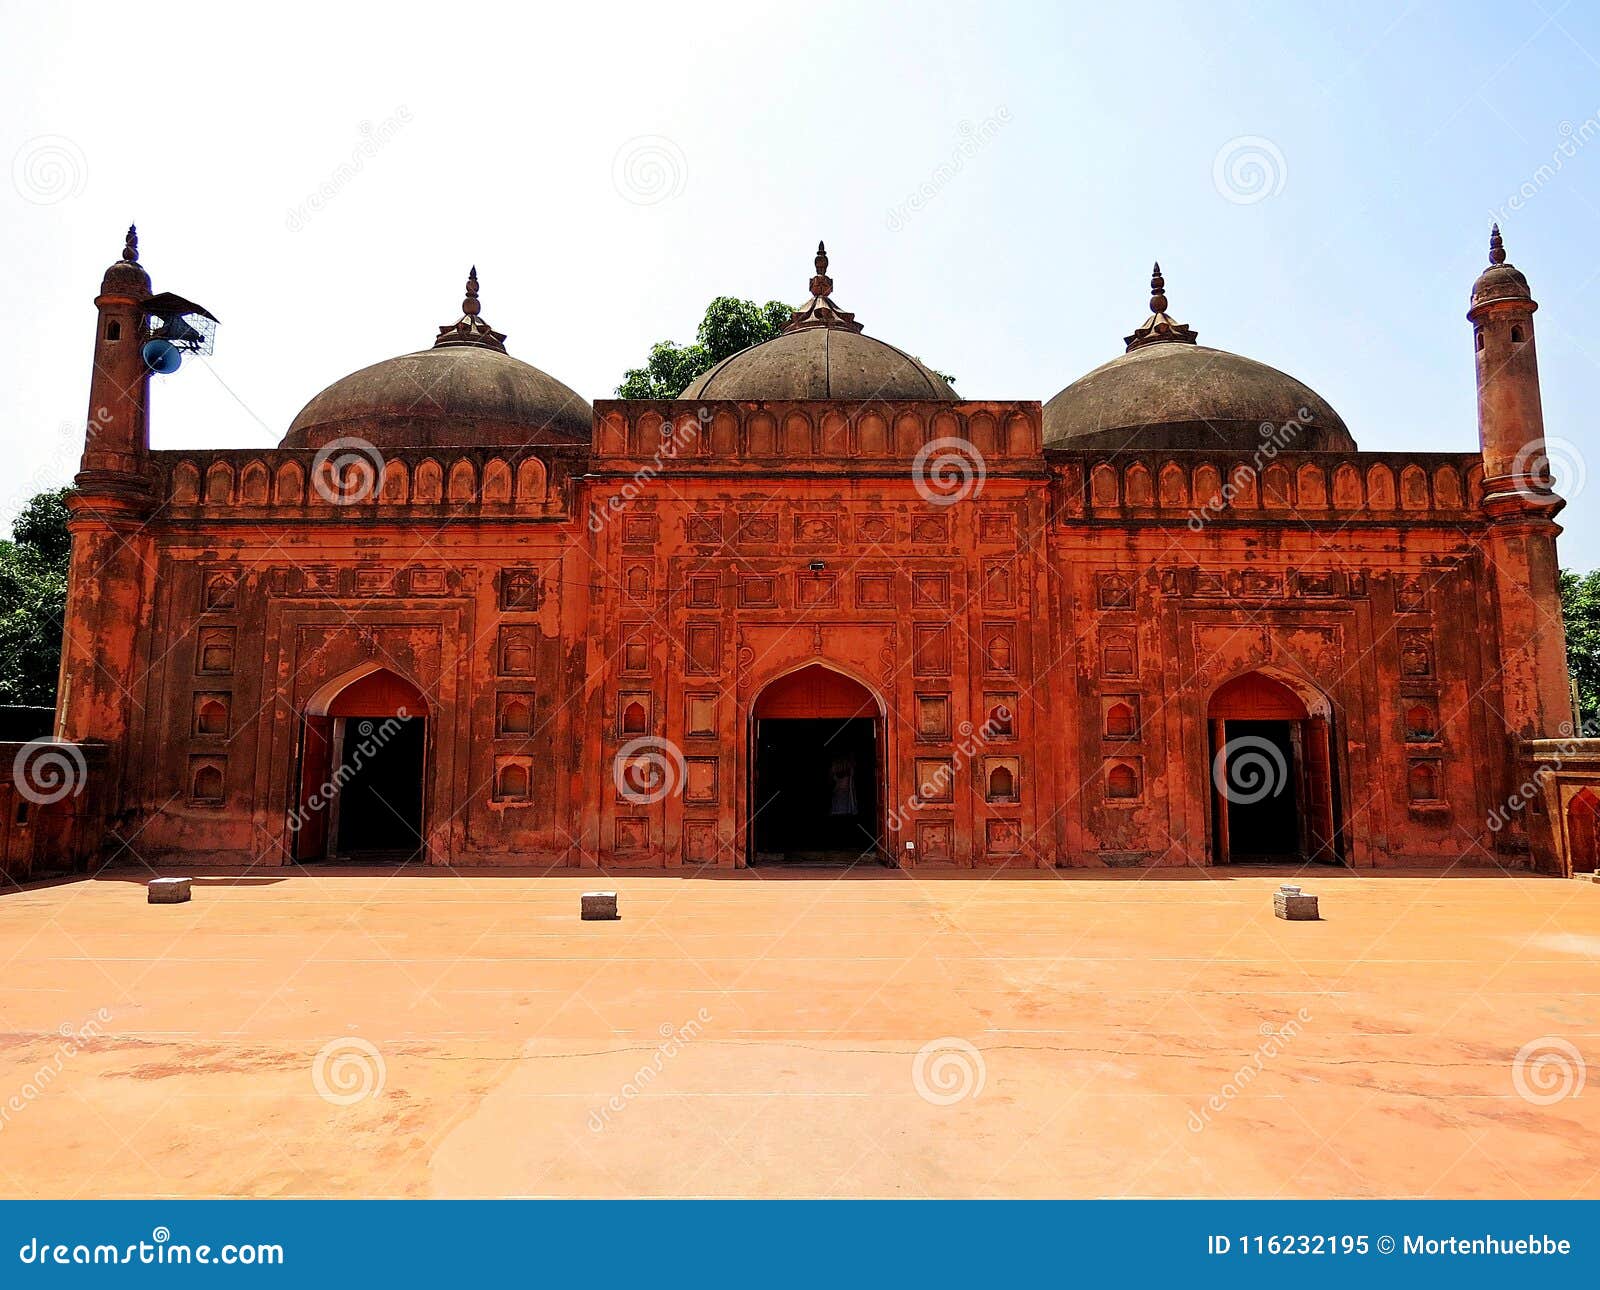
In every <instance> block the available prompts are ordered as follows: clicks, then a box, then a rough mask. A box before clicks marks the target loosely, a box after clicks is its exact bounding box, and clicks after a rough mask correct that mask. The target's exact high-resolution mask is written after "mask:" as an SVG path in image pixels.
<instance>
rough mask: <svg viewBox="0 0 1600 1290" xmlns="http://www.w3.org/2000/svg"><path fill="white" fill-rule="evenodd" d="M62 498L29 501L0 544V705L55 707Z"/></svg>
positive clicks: (68, 542) (64, 553)
mask: <svg viewBox="0 0 1600 1290" xmlns="http://www.w3.org/2000/svg"><path fill="white" fill-rule="evenodd" d="M66 495H67V490H66V489H64V488H62V489H57V490H56V491H54V492H50V493H40V494H38V495H37V496H36V497H34V498H32V499H31V500H30V501H29V502H28V504H27V505H26V506H24V507H23V508H22V512H21V514H19V515H18V516H17V519H16V522H15V523H14V524H13V525H12V527H11V541H9V542H6V541H0V704H13V703H14V704H37V705H41V706H46V707H48V706H49V705H50V704H52V703H54V702H55V695H56V672H57V669H58V667H59V664H60V659H61V623H62V617H63V615H64V613H65V610H66V604H67V564H68V561H69V559H70V556H71V553H72V539H71V537H70V535H69V534H68V533H67V506H66Z"/></svg>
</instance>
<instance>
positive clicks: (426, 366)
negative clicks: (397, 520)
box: [280, 268, 594, 448]
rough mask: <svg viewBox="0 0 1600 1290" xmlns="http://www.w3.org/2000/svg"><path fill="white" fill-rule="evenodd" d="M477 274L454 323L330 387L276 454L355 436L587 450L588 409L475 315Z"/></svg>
mask: <svg viewBox="0 0 1600 1290" xmlns="http://www.w3.org/2000/svg"><path fill="white" fill-rule="evenodd" d="M479 308H480V306H479V304H478V271H477V269H475V268H474V269H473V271H472V273H471V275H470V276H469V277H468V278H467V296H466V299H465V300H464V301H463V302H462V314H461V318H460V319H459V321H457V322H455V323H451V324H449V325H448V326H444V327H441V328H440V329H439V336H438V339H437V340H435V341H434V342H433V348H432V349H423V350H418V351H417V352H416V353H414V354H401V355H400V356H399V357H397V358H389V359H385V360H384V361H383V362H381V363H374V364H373V365H372V366H371V367H364V368H362V369H361V370H360V371H359V372H352V373H351V374H350V375H349V376H346V377H342V378H340V379H339V380H337V381H335V382H334V383H333V384H332V385H330V386H328V388H327V389H325V390H323V391H322V393H321V394H319V395H317V397H316V398H314V399H312V400H311V402H310V403H308V404H306V405H305V407H303V408H301V409H300V413H299V415H298V416H296V417H295V419H294V420H293V421H292V422H291V423H290V425H289V432H288V434H286V435H284V437H283V443H282V444H281V445H280V446H281V447H284V448H320V447H322V446H323V445H324V444H327V443H329V442H330V441H332V440H334V439H341V438H360V439H364V440H366V441H367V442H368V443H371V444H373V445H374V446H376V447H379V448H391V447H395V448H403V447H420V448H432V447H440V446H446V445H448V446H464V445H475V446H483V447H495V448H514V447H520V446H522V445H524V444H549V443H588V442H589V438H590V435H591V433H592V430H593V418H594V410H593V409H592V408H591V407H590V406H589V404H588V403H587V402H586V401H585V400H584V399H583V398H582V396H580V395H579V394H577V393H576V392H575V391H573V390H571V389H569V388H568V387H567V386H565V385H563V384H562V383H561V382H560V381H558V380H556V379H555V377H553V376H550V375H548V374H547V373H545V372H541V371H540V370H539V369H538V368H537V367H534V366H533V365H532V364H530V363H524V362H522V361H521V360H520V359H516V358H512V357H511V355H509V354H507V353H506V348H505V336H504V334H503V333H501V332H497V331H495V330H494V329H493V328H492V327H490V326H489V324H488V323H486V322H484V321H483V320H482V319H481V318H480V317H479V316H478V315H479Z"/></svg>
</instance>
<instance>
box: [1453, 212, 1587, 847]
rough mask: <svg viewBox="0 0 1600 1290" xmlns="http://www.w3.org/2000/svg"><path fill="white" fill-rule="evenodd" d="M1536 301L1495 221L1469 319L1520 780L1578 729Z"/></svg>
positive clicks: (1502, 658) (1538, 831)
mask: <svg viewBox="0 0 1600 1290" xmlns="http://www.w3.org/2000/svg"><path fill="white" fill-rule="evenodd" d="M1538 307H1539V306H1538V305H1537V304H1536V303H1535V302H1534V299H1533V294H1532V293H1531V292H1530V291H1529V290H1528V280H1527V278H1525V277H1523V275H1522V273H1521V272H1520V271H1518V270H1517V269H1516V268H1515V267H1514V266H1512V265H1510V264H1508V263H1507V262H1506V249H1505V243H1504V242H1503V241H1502V240H1501V237H1500V227H1499V225H1495V226H1494V229H1493V231H1492V232H1491V233H1490V235H1489V267H1488V268H1487V269H1485V270H1484V271H1483V272H1482V273H1481V274H1479V275H1478V280H1477V282H1475V283H1474V284H1473V287H1472V307H1471V309H1469V310H1468V311H1467V318H1468V320H1469V321H1470V322H1471V323H1472V332H1473V344H1474V346H1475V348H1476V350H1477V375H1478V442H1479V444H1480V446H1481V448H1482V450H1483V472H1484V498H1483V509H1484V511H1485V512H1486V513H1487V515H1488V517H1489V521H1490V523H1489V530H1488V534H1487V538H1486V540H1485V543H1484V548H1483V549H1484V557H1485V560H1486V561H1487V563H1488V566H1489V570H1490V573H1491V576H1492V579H1493V584H1494V590H1495V602H1496V606H1497V611H1498V612H1497V617H1496V626H1495V633H1496V646H1497V649H1498V653H1499V658H1498V663H1499V669H1500V685H1501V690H1502V696H1503V698H1502V705H1503V706H1502V711H1503V712H1504V715H1505V722H1506V733H1507V735H1508V736H1509V737H1510V740H1511V748H1510V750H1509V751H1510V756H1509V759H1508V764H1509V765H1510V767H1511V768H1512V776H1511V778H1512V780H1513V781H1515V782H1521V781H1522V779H1523V777H1524V774H1525V772H1526V771H1527V770H1528V766H1527V764H1526V762H1525V760H1524V757H1523V754H1522V750H1521V746H1520V745H1521V742H1522V741H1523V740H1527V739H1557V738H1562V737H1564V736H1570V735H1572V734H1574V733H1575V732H1574V730H1573V725H1572V722H1573V713H1572V700H1571V692H1570V689H1569V685H1568V681H1567V640H1566V631H1565V628H1564V627H1563V625H1562V620H1561V595H1560V590H1559V583H1558V578H1559V573H1560V568H1559V565H1558V564H1557V562H1556V536H1557V534H1559V533H1560V532H1561V528H1560V526H1559V525H1558V524H1557V523H1556V522H1555V516H1556V513H1557V512H1558V511H1559V510H1560V509H1561V508H1562V506H1564V505H1565V504H1566V503H1565V502H1564V501H1563V500H1562V499H1561V498H1560V497H1558V496H1557V495H1556V493H1555V491H1554V489H1553V487H1552V484H1553V481H1552V479H1551V476H1550V461H1549V455H1548V452H1547V450H1546V445H1545V438H1544V412H1543V409H1542V408H1541V406H1540V401H1539V360H1538V356H1537V353H1536V352H1535V349H1534V339H1533V312H1534V310H1535V309H1537V308H1538ZM1525 815H1526V813H1523V816H1525ZM1518 819H1519V820H1521V819H1522V816H1519V817H1518ZM1526 823H1528V824H1529V825H1530V828H1529V833H1530V834H1531V835H1532V837H1531V842H1532V845H1533V848H1534V859H1535V861H1536V863H1538V865H1539V867H1540V868H1546V867H1548V866H1549V865H1550V864H1551V863H1552V862H1553V860H1554V857H1553V856H1552V855H1547V854H1544V853H1545V852H1546V851H1547V849H1548V848H1550V847H1551V846H1552V845H1553V842H1552V840H1551V839H1550V838H1548V837H1545V836H1541V835H1545V834H1547V833H1548V831H1549V826H1548V825H1545V826H1544V827H1533V825H1534V821H1532V820H1528V821H1526ZM1507 832H1508V833H1510V832H1512V831H1511V830H1507Z"/></svg>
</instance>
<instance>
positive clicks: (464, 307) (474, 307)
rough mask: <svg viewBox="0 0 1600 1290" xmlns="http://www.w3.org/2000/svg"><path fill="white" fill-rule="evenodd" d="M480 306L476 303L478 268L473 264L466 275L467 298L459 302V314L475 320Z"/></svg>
mask: <svg viewBox="0 0 1600 1290" xmlns="http://www.w3.org/2000/svg"><path fill="white" fill-rule="evenodd" d="M481 308H482V306H481V305H480V304H479V303H478V266H477V265H476V264H474V265H473V266H472V268H471V270H469V271H468V273H467V298H466V299H465V300H463V301H462V302H461V312H462V313H464V314H466V316H467V317H468V318H476V317H477V316H478V311H479V310H480V309H481Z"/></svg>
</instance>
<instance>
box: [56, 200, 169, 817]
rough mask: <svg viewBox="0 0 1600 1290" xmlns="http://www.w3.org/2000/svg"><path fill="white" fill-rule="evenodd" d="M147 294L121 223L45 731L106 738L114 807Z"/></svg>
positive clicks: (145, 490) (141, 587)
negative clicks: (51, 721)
mask: <svg viewBox="0 0 1600 1290" xmlns="http://www.w3.org/2000/svg"><path fill="white" fill-rule="evenodd" d="M149 300H150V278H149V276H148V275H147V274H146V273H145V271H144V269H143V267H141V265H140V264H139V241H138V234H137V233H136V231H135V230H134V229H133V228H132V227H130V228H129V229H128V236H127V240H126V242H125V243H124V245H123V248H122V258H121V259H119V260H118V261H117V262H116V263H115V264H113V265H112V266H111V267H110V268H109V269H107V270H106V272H105V277H104V278H103V280H102V281H101V284H100V294H99V295H98V296H96V297H95V310H96V319H95V338H94V367H93V370H92V372H91V374H90V378H89V416H88V420H87V423H86V428H85V432H84V446H83V461H82V465H81V467H80V469H79V471H78V475H77V478H76V479H75V480H74V481H73V491H72V492H71V493H69V494H68V495H67V506H68V508H69V509H70V510H71V512H72V518H71V519H70V520H69V522H68V527H69V528H70V530H71V532H72V562H71V565H70V568H69V571H68V575H67V604H66V613H65V619H64V624H63V634H62V643H61V674H60V678H59V682H58V685H57V688H56V737H57V738H59V739H68V740H73V741H90V742H99V743H104V744H105V745H107V752H108V761H107V765H106V774H107V780H108V784H107V787H108V788H109V790H110V791H109V792H108V793H107V794H106V801H107V804H108V805H109V806H110V807H111V808H112V809H113V810H115V809H116V805H117V804H118V803H119V802H120V798H121V794H120V791H119V789H118V787H117V786H118V785H119V783H120V779H121V769H122V765H123V761H124V755H125V751H126V750H125V748H124V743H125V740H126V736H127V730H128V712H129V707H130V704H131V703H132V702H133V701H134V696H135V694H136V692H137V688H138V682H139V675H138V673H139V665H138V639H139V633H140V630H141V627H142V624H143V620H144V617H145V613H146V611H147V608H148V605H149V586H150V581H151V575H152V573H153V568H154V561H153V558H152V552H151V539H150V536H149V534H148V532H147V525H148V522H149V519H150V516H151V513H152V511H153V510H154V506H155V500H154V489H153V487H152V481H151V477H150V373H149V370H148V369H147V368H146V366H145V363H144V358H143V356H142V354H141V346H142V345H143V343H144V341H145V339H146V336H145V330H146V328H145V323H146V317H147V314H146V309H147V302H148V301H149Z"/></svg>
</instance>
